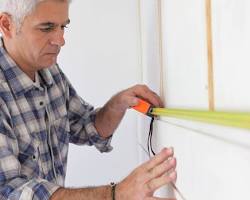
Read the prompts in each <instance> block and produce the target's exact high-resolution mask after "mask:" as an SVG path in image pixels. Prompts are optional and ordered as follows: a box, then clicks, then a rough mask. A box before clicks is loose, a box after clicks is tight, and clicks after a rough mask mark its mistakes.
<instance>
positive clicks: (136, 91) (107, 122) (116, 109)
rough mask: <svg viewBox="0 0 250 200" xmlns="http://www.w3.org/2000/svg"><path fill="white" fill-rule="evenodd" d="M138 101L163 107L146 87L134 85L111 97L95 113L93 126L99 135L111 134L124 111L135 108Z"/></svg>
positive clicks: (158, 99)
mask: <svg viewBox="0 0 250 200" xmlns="http://www.w3.org/2000/svg"><path fill="white" fill-rule="evenodd" d="M139 99H144V100H146V101H148V102H149V103H151V104H152V105H154V106H156V107H162V106H163V103H162V101H161V99H160V97H159V96H158V95H157V94H156V93H154V92H153V91H152V90H150V89H149V88H148V87H147V86H146V85H136V86H133V87H131V88H128V89H126V90H123V91H121V92H119V93H118V94H116V95H115V96H113V97H112V98H111V99H110V100H109V101H108V102H107V103H106V104H105V106H103V107H102V108H101V109H100V111H99V112H98V113H97V115H96V121H95V126H96V128H97V130H98V132H99V134H100V135H101V136H103V137H109V136H110V135H111V134H113V132H114V131H115V129H116V128H117V126H118V125H119V123H120V121H121V120H122V118H123V116H124V114H125V112H126V110H127V109H128V108H131V107H133V106H136V105H137V104H138V103H139Z"/></svg>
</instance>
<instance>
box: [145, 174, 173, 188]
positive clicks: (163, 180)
mask: <svg viewBox="0 0 250 200" xmlns="http://www.w3.org/2000/svg"><path fill="white" fill-rule="evenodd" d="M176 178H177V173H176V171H173V172H172V173H171V174H164V175H162V176H161V177H159V178H155V179H153V180H151V181H149V182H148V183H147V187H148V189H149V192H154V191H155V190H157V189H159V188H160V187H162V186H164V185H167V184H169V183H171V182H173V181H175V180H176Z"/></svg>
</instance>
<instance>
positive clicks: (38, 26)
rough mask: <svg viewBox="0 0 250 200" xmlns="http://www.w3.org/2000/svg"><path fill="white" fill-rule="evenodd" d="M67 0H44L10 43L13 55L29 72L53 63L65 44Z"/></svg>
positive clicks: (67, 19)
mask: <svg viewBox="0 0 250 200" xmlns="http://www.w3.org/2000/svg"><path fill="white" fill-rule="evenodd" d="M68 8H69V4H68V1H67V0H65V1H59V0H45V1H43V2H41V3H39V4H38V6H37V7H36V9H35V10H34V11H33V12H32V13H31V14H30V15H28V16H27V17H26V18H25V19H24V21H23V24H22V26H21V29H20V31H17V32H16V30H14V31H15V33H13V34H12V35H13V37H12V38H11V40H12V41H11V43H12V45H14V47H15V58H16V61H17V63H18V64H19V65H21V66H22V68H24V70H28V71H33V70H34V71H36V70H39V69H42V68H46V67H49V66H51V65H53V64H55V63H56V60H57V56H58V54H59V52H60V49H61V47H62V46H63V45H64V44H65V41H64V28H65V27H66V25H67V24H69V18H68Z"/></svg>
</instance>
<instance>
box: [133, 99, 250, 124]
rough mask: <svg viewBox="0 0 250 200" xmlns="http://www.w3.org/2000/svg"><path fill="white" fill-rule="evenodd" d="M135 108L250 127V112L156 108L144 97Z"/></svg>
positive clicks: (172, 115)
mask: <svg viewBox="0 0 250 200" xmlns="http://www.w3.org/2000/svg"><path fill="white" fill-rule="evenodd" d="M133 108H134V109H135V110H137V111H139V112H141V113H143V114H146V115H149V116H163V117H174V118H180V119H187V120H194V121H199V122H204V123H212V124H218V125H223V126H231V127H237V128H244V129H250V113H248V112H219V111H204V110H185V109H167V108H154V107H152V105H151V104H149V103H148V102H146V101H144V100H142V99H140V100H139V103H138V105H137V106H134V107H133Z"/></svg>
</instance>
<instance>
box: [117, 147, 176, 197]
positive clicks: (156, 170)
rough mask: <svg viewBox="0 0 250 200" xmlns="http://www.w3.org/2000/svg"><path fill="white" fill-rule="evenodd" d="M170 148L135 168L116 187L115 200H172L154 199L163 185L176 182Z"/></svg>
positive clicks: (174, 163)
mask: <svg viewBox="0 0 250 200" xmlns="http://www.w3.org/2000/svg"><path fill="white" fill-rule="evenodd" d="M173 154H174V153H173V149H172V148H169V149H167V148H164V149H163V150H162V151H161V152H160V153H159V154H157V155H156V156H155V157H153V158H152V159H151V160H149V161H148V162H146V163H144V164H142V165H141V166H139V167H138V168H136V169H135V170H134V171H133V172H132V173H131V174H130V175H129V176H128V177H126V178H125V179H124V180H123V181H121V182H120V183H119V184H118V185H117V186H116V198H115V199H116V200H160V199H165V200H172V199H168V198H157V197H154V196H153V194H154V192H155V191H156V190H157V189H158V188H160V187H161V186H163V185H166V184H168V183H170V182H175V181H176V177H177V174H176V171H175V168H176V159H175V158H174V157H173Z"/></svg>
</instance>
